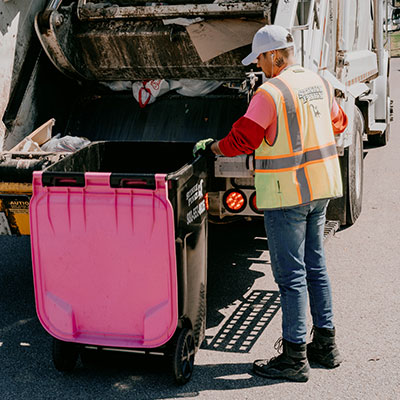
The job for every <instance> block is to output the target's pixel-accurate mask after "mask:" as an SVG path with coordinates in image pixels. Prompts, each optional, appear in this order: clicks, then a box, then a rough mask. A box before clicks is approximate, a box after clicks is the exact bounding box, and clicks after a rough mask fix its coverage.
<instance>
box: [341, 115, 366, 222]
mask: <svg viewBox="0 0 400 400" xmlns="http://www.w3.org/2000/svg"><path fill="white" fill-rule="evenodd" d="M364 126H365V125H364V118H363V116H362V113H361V111H360V109H359V108H358V107H356V109H355V113H354V136H353V142H352V144H351V146H349V147H348V148H346V149H345V153H344V162H345V164H347V166H348V168H347V183H346V184H347V191H346V192H347V196H346V224H347V225H353V224H354V223H355V222H356V220H357V218H358V217H359V216H360V214H361V208H362V194H363V182H364V149H363V133H364Z"/></svg>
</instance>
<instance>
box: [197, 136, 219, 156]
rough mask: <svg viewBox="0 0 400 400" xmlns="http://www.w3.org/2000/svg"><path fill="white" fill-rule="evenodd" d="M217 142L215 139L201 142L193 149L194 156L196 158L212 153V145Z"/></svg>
mask: <svg viewBox="0 0 400 400" xmlns="http://www.w3.org/2000/svg"><path fill="white" fill-rule="evenodd" d="M214 142H215V139H211V138H208V139H203V140H199V141H198V142H197V143H196V144H195V145H194V147H193V156H194V157H196V156H197V155H199V154H206V153H210V154H211V153H212V152H211V145H212V144H213V143H214Z"/></svg>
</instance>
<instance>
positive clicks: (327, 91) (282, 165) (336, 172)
mask: <svg viewBox="0 0 400 400" xmlns="http://www.w3.org/2000/svg"><path fill="white" fill-rule="evenodd" d="M257 93H261V94H263V95H265V96H271V97H272V99H273V100H274V102H275V106H276V112H277V132H276V133H277V134H276V139H275V142H274V143H273V144H271V145H270V144H268V143H267V142H266V140H265V139H264V140H263V142H262V143H261V145H260V147H259V148H258V149H257V150H256V151H255V186H256V193H257V207H258V208H259V209H261V210H262V209H276V208H286V207H293V206H297V205H301V204H306V203H309V202H310V201H312V200H316V199H328V198H334V197H340V196H342V179H341V173H340V166H339V160H338V155H337V151H336V144H335V139H334V134H333V130H332V122H331V108H332V99H333V95H332V87H331V86H330V84H329V83H328V82H327V81H325V80H324V79H323V78H322V77H320V76H319V75H317V74H315V73H314V72H312V71H308V70H306V69H304V68H303V67H301V66H298V65H293V66H290V67H289V68H287V69H286V70H285V71H283V72H282V73H281V74H280V75H279V76H277V77H275V78H273V79H270V80H269V81H267V82H265V83H264V84H263V85H261V86H260V88H259V89H258V91H257Z"/></svg>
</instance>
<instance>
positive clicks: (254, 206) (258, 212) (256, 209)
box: [250, 192, 263, 214]
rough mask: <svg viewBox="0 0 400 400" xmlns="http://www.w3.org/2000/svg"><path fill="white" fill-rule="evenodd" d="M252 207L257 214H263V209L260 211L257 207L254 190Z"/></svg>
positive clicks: (251, 199) (251, 200)
mask: <svg viewBox="0 0 400 400" xmlns="http://www.w3.org/2000/svg"><path fill="white" fill-rule="evenodd" d="M250 208H251V209H252V210H253V211H254V212H255V213H257V214H263V212H262V211H260V210H259V209H258V207H257V198H256V192H254V193H253V194H252V195H251V196H250Z"/></svg>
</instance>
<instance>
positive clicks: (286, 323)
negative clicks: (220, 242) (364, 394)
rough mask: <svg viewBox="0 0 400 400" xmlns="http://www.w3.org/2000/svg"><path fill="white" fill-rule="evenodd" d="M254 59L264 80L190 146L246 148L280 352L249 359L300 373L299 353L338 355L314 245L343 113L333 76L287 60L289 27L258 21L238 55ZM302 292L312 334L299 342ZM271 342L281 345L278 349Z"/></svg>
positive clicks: (318, 242) (270, 373)
mask: <svg viewBox="0 0 400 400" xmlns="http://www.w3.org/2000/svg"><path fill="white" fill-rule="evenodd" d="M252 62H253V63H256V62H257V66H258V67H261V69H262V71H263V72H264V74H265V76H266V77H267V78H270V79H269V80H267V81H266V82H265V83H264V84H262V85H261V86H260V88H259V89H258V91H257V92H256V94H255V95H254V97H253V98H252V100H251V102H250V104H249V107H248V109H247V112H246V114H245V115H244V116H243V117H241V118H240V119H239V120H238V121H236V122H235V124H234V125H233V126H232V130H231V132H230V133H229V134H228V135H227V136H226V137H225V138H224V139H222V140H220V141H218V142H217V141H215V140H214V139H205V140H202V141H200V142H198V143H197V144H196V145H195V149H194V153H197V152H198V151H199V150H203V151H210V152H212V153H214V154H217V155H223V156H227V157H233V156H237V155H239V154H250V153H253V152H255V186H256V194H257V207H258V208H259V209H260V210H264V220H265V228H266V231H267V236H268V247H269V251H270V255H271V265H272V271H273V275H274V279H275V281H276V283H277V284H278V286H279V291H280V295H281V306H282V331H283V332H282V336H283V338H282V340H281V341H280V343H281V344H282V346H280V347H282V353H281V354H280V355H279V356H278V357H274V358H272V359H271V360H256V361H255V362H254V364H253V370H254V372H255V373H256V374H258V375H261V376H264V377H267V378H277V379H289V380H294V381H301V382H306V381H307V380H308V377H309V370H310V367H309V363H308V360H311V361H314V362H317V363H319V364H322V365H324V366H326V367H328V368H334V367H337V366H338V365H339V364H340V363H341V361H342V359H341V357H340V354H339V351H338V349H337V346H336V344H335V328H334V325H333V313H332V296H331V287H330V283H329V278H328V275H327V271H326V263H325V255H324V249H323V236H324V226H325V213H326V208H327V205H328V202H329V199H331V198H335V197H340V196H342V180H341V173H340V167H339V160H338V155H337V152H336V145H335V138H334V134H338V133H341V132H343V131H344V129H345V128H346V126H347V117H346V115H345V113H344V112H343V110H342V109H341V108H340V106H339V105H338V104H337V103H336V101H335V99H334V93H333V89H332V86H331V85H330V84H329V83H328V82H327V81H326V80H324V79H323V78H322V77H320V76H319V75H318V74H316V73H314V72H312V71H309V70H307V69H305V68H303V67H301V66H300V65H298V64H296V60H295V58H294V42H293V37H292V35H291V34H290V33H289V32H288V31H287V30H286V29H284V28H282V27H280V26H277V25H267V26H264V27H263V28H261V29H260V30H259V31H258V32H257V33H256V34H255V36H254V39H253V44H252V52H251V53H250V54H249V55H248V56H247V57H246V58H245V59H244V60H243V61H242V63H243V64H244V65H249V64H250V63H252ZM307 292H308V294H309V299H310V308H311V314H312V319H313V326H314V327H313V332H314V334H313V339H312V342H311V343H310V344H308V345H306V333H307V332H306V311H307ZM279 350H280V349H279Z"/></svg>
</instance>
